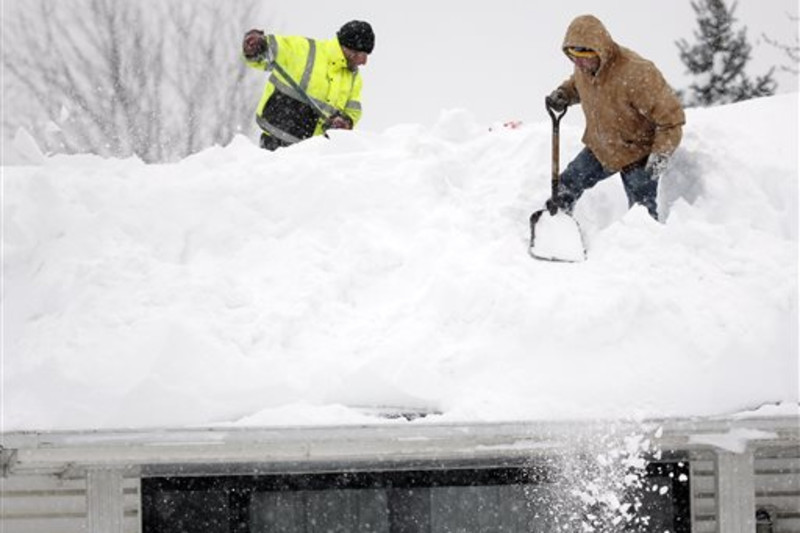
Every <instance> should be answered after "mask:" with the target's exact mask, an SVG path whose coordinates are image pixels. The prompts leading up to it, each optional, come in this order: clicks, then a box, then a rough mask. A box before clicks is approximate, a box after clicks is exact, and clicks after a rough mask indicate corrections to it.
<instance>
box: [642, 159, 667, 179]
mask: <svg viewBox="0 0 800 533" xmlns="http://www.w3.org/2000/svg"><path fill="white" fill-rule="evenodd" d="M667 166H669V156H668V155H667V154H655V153H653V154H650V155H649V156H648V157H647V163H645V165H644V170H645V172H647V173H648V174H650V179H651V180H653V181H656V180H658V178H660V177H661V175H662V174H664V171H665V170H667Z"/></svg>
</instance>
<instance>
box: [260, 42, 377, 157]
mask: <svg viewBox="0 0 800 533" xmlns="http://www.w3.org/2000/svg"><path fill="white" fill-rule="evenodd" d="M266 41H267V55H266V58H265V59H263V60H261V61H248V60H247V59H245V62H246V63H247V64H248V65H249V66H251V67H253V68H257V69H261V70H270V64H271V63H273V62H275V63H277V64H278V65H280V66H281V68H282V69H283V70H284V71H285V72H286V74H288V75H289V76H291V78H292V79H293V80H294V82H295V83H296V84H297V85H299V86H300V88H301V89H303V91H304V92H305V93H306V94H307V95H308V96H309V97H310V98H311V99H312V100H313V101H314V103H315V104H316V105H317V107H318V108H319V109H321V110H322V111H323V112H324V113H325V114H327V115H328V116H331V115H334V114H336V113H339V114H343V115H346V116H347V117H349V118H350V120H352V122H353V125H354V126H355V124H356V123H358V121H359V119H360V118H361V86H362V79H361V76H360V75H359V74H358V71H357V70H356V71H352V70H350V69H349V68H348V67H347V60H346V59H345V57H344V54H343V53H342V48H341V46H340V45H339V40H338V39H336V38H334V39H327V40H317V39H309V38H307V37H298V36H281V35H267V36H266ZM256 121H257V122H258V125H259V126H260V127H261V129H262V130H263V131H264V132H266V133H268V134H270V135H273V136H275V137H277V138H278V139H280V140H282V141H284V142H286V143H289V144H291V143H295V142H297V141H300V140H302V139H307V138H308V137H311V136H312V135H321V134H322V133H323V129H322V125H323V122H324V120H323V119H322V118H321V117H320V116H319V114H318V113H317V112H316V111H315V110H314V109H313V108H312V107H311V106H310V105H309V104H308V103H307V101H306V99H305V98H304V97H303V96H302V95H300V94H299V93H298V92H297V91H296V90H295V89H294V88H293V87H292V85H291V83H290V82H287V81H286V80H285V79H283V78H282V76H281V75H280V74H279V73H278V72H276V71H271V72H270V76H269V79H268V80H267V84H266V86H265V87H264V93H263V95H262V96H261V101H260V102H259V104H258V109H257V110H256Z"/></svg>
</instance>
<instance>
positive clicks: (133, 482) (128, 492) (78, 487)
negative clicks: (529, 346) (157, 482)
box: [0, 475, 141, 533]
mask: <svg viewBox="0 0 800 533" xmlns="http://www.w3.org/2000/svg"><path fill="white" fill-rule="evenodd" d="M0 486H1V487H2V488H0V521H2V524H3V533H84V532H86V531H87V527H86V523H87V515H86V480H85V479H69V480H64V479H60V478H58V477H57V476H14V475H12V476H9V477H7V478H3V479H2V480H0ZM124 500H125V501H124V514H125V524H124V531H125V533H140V532H141V526H140V522H141V520H140V518H139V516H140V513H139V500H140V499H139V480H138V479H126V480H125V485H124Z"/></svg>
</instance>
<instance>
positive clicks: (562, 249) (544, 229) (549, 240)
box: [528, 209, 586, 263]
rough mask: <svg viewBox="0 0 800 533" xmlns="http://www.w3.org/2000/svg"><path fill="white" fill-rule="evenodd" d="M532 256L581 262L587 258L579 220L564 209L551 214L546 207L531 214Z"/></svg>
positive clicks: (567, 261) (545, 259)
mask: <svg viewBox="0 0 800 533" xmlns="http://www.w3.org/2000/svg"><path fill="white" fill-rule="evenodd" d="M528 251H529V253H530V254H531V257H533V258H535V259H541V260H544V261H560V262H566V263H579V262H581V261H585V260H586V247H585V246H584V244H583V237H582V236H581V229H580V227H579V226H578V222H577V221H576V220H575V219H574V218H572V217H571V216H570V215H568V214H567V213H565V212H564V211H561V210H559V211H556V213H555V214H553V215H551V214H550V212H549V211H547V210H546V209H542V210H541V211H536V212H535V213H533V214H532V215H531V243H530V248H529V249H528Z"/></svg>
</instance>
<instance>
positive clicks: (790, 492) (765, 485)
mask: <svg viewBox="0 0 800 533" xmlns="http://www.w3.org/2000/svg"><path fill="white" fill-rule="evenodd" d="M755 474H756V507H764V508H766V509H768V510H770V511H771V512H772V514H773V519H774V533H800V446H791V447H783V448H778V447H773V448H763V449H760V450H757V452H756V460H755Z"/></svg>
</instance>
